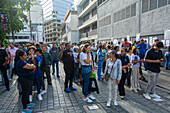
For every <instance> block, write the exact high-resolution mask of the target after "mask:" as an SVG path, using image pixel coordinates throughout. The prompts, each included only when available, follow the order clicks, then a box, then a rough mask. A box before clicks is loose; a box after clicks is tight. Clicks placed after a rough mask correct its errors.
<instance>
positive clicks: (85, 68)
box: [80, 44, 95, 103]
mask: <svg viewBox="0 0 170 113" xmlns="http://www.w3.org/2000/svg"><path fill="white" fill-rule="evenodd" d="M90 51H91V49H90V46H89V44H85V45H84V46H83V48H82V53H81V54H80V62H81V65H82V76H83V94H84V101H85V102H88V103H91V102H93V101H92V100H95V97H93V96H92V95H91V90H90V89H91V87H92V81H90V73H93V60H92V56H91V53H90Z"/></svg>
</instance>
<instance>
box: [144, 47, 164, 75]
mask: <svg viewBox="0 0 170 113" xmlns="http://www.w3.org/2000/svg"><path fill="white" fill-rule="evenodd" d="M162 58H163V55H162V51H161V50H159V51H158V52H155V51H154V49H153V48H152V49H149V50H148V51H147V52H146V55H145V59H149V60H160V59H162ZM146 66H147V67H146V68H147V70H150V71H152V72H154V73H160V71H161V70H160V63H149V62H147V65H146Z"/></svg>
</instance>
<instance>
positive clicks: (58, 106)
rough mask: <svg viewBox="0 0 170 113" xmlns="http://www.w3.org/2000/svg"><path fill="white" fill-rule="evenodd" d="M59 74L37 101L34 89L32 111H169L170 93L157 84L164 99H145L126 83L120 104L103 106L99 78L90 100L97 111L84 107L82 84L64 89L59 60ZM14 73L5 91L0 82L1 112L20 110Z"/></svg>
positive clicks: (104, 93)
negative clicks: (67, 91)
mask: <svg viewBox="0 0 170 113" xmlns="http://www.w3.org/2000/svg"><path fill="white" fill-rule="evenodd" d="M60 76H61V78H60V79H58V78H57V77H55V76H53V75H51V77H52V84H53V85H52V86H46V89H47V94H44V95H43V100H42V101H38V99H37V93H36V91H35V92H34V96H33V97H34V98H33V102H34V103H36V106H35V107H34V108H32V110H33V111H34V113H36V112H43V113H95V112H97V113H98V112H102V113H105V112H107V113H169V112H170V93H168V90H166V89H162V88H159V87H158V88H157V93H158V94H159V95H161V97H162V99H163V100H164V101H163V102H155V101H153V100H146V99H145V98H144V97H143V96H142V94H143V91H141V92H139V93H133V92H132V91H131V90H130V89H129V88H127V87H126V98H125V99H124V100H121V99H120V98H118V103H119V106H117V107H116V106H111V107H110V108H108V107H106V102H107V97H108V96H107V83H106V82H105V81H98V86H99V89H100V94H97V93H96V92H94V93H92V94H93V95H94V96H95V97H96V100H95V101H94V102H93V103H92V104H97V105H99V106H100V107H101V109H100V110H99V111H87V109H85V107H86V106H87V105H91V104H88V103H85V102H84V101H83V94H82V88H81V86H80V85H76V84H74V86H75V87H76V88H77V91H73V92H71V93H65V92H64V77H65V74H64V71H63V65H62V64H61V63H60ZM16 79H17V77H16V76H15V78H14V80H13V81H12V82H11V83H10V86H11V90H10V91H9V92H8V91H5V86H2V84H0V87H1V88H0V113H18V112H21V110H22V104H21V96H19V94H18V90H17V82H16ZM45 82H46V81H45ZM140 84H141V87H142V89H145V87H146V83H145V82H142V81H140Z"/></svg>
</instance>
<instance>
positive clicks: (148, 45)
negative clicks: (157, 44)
mask: <svg viewBox="0 0 170 113" xmlns="http://www.w3.org/2000/svg"><path fill="white" fill-rule="evenodd" d="M145 44H146V51H147V50H148V49H150V48H151V45H150V44H149V43H148V42H147V40H145Z"/></svg>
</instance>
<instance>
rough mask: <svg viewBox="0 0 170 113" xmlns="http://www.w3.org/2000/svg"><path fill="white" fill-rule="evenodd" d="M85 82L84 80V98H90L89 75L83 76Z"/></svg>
mask: <svg viewBox="0 0 170 113" xmlns="http://www.w3.org/2000/svg"><path fill="white" fill-rule="evenodd" d="M83 80H84V96H85V97H88V87H89V74H87V73H85V74H84V76H83Z"/></svg>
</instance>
